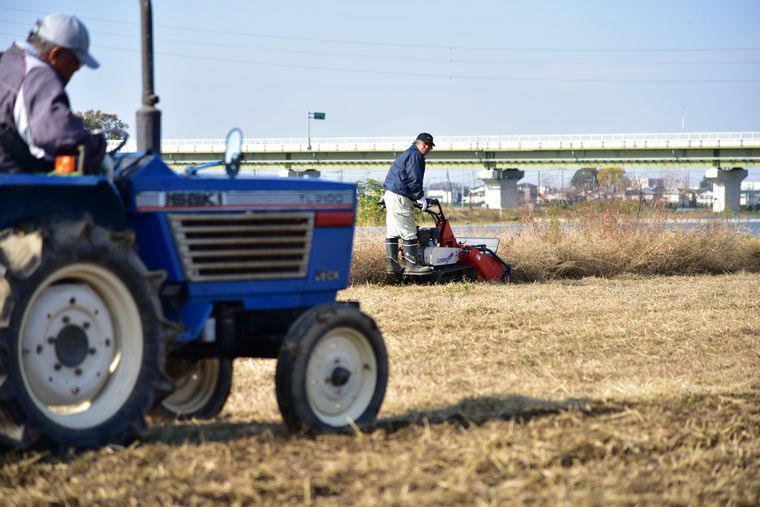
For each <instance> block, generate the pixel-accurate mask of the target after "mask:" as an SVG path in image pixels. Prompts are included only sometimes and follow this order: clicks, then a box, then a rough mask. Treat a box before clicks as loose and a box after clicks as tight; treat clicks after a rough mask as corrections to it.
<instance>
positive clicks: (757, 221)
mask: <svg viewBox="0 0 760 507" xmlns="http://www.w3.org/2000/svg"><path fill="white" fill-rule="evenodd" d="M547 224H548V222H547ZM712 224H714V225H729V226H731V227H735V228H736V229H737V231H739V232H740V233H744V234H749V235H751V236H760V218H755V217H751V218H741V217H740V218H714V219H712V218H705V219H698V220H668V221H667V222H666V225H667V226H668V227H673V228H678V227H682V228H685V229H692V228H694V227H708V226H710V225H712ZM418 225H420V226H423V224H418ZM430 225H432V221H428V222H425V223H424V226H430ZM563 225H564V226H566V227H572V223H567V224H563ZM522 227H523V225H522V224H519V223H510V224H477V225H455V226H453V227H452V228H453V229H454V235H455V236H462V237H466V236H469V235H470V234H475V233H480V235H482V233H483V232H484V231H486V232H489V231H490V232H492V233H493V234H498V233H500V232H505V231H508V232H512V233H517V232H519V231H520V229H521V228H522ZM361 229H364V230H378V231H380V230H384V229H385V227H383V226H366V227H361Z"/></svg>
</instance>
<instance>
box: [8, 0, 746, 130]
mask: <svg viewBox="0 0 760 507" xmlns="http://www.w3.org/2000/svg"><path fill="white" fill-rule="evenodd" d="M153 4H154V5H153V9H154V24H155V27H154V29H155V30H154V31H155V37H156V39H157V40H156V90H157V92H158V94H159V96H160V97H161V102H160V103H159V107H160V109H161V110H162V114H163V133H164V137H166V138H203V137H222V136H223V135H224V134H225V133H226V131H227V130H228V129H229V128H230V127H233V126H238V127H241V128H242V129H243V132H244V133H245V135H246V137H305V136H306V116H307V113H308V112H309V111H324V112H326V113H327V119H326V120H325V121H313V122H312V136H313V137H328V136H341V137H353V136H413V135H414V134H416V133H417V132H419V131H423V130H425V131H430V132H432V133H433V134H434V135H486V134H488V135H497V134H556V133H618V132H677V131H681V130H682V119H683V120H685V121H684V130H686V131H691V132H699V131H702V132H706V131H710V132H712V131H759V130H760V93H758V90H760V2H759V1H757V0H724V1H722V2H716V1H715V0H707V1H705V0H667V1H665V0H657V1H652V0H640V1H635V2H631V1H619V0H576V1H559V0H521V1H506V0H504V1H482V0H471V1H469V2H463V1H461V0H460V1H454V0H440V1H436V2H420V3H413V2H404V1H398V0H384V1H382V2H356V1H352V2H348V1H336V0H323V1H319V2H315V1H310V2H306V1H302V0H292V1H288V2H274V1H269V2H259V1H253V0H250V1H243V0H215V1H214V2H208V1H200V0H155V1H154V2H153ZM49 12H67V13H73V14H77V15H78V16H80V17H81V18H82V19H83V20H84V21H85V23H86V24H87V26H88V28H89V29H90V34H91V39H92V53H93V55H94V56H95V57H96V58H97V59H99V61H100V62H101V68H100V69H98V70H96V71H93V70H90V69H82V70H81V71H80V72H79V73H78V74H77V75H75V76H74V79H73V80H72V82H71V84H70V85H69V94H70V97H71V101H72V106H73V108H74V109H75V110H86V109H101V110H104V111H107V112H112V113H116V114H118V115H119V116H120V117H121V118H122V119H124V120H125V121H127V123H129V124H130V125H133V124H134V112H135V110H136V109H137V108H138V107H139V105H140V86H141V81H140V54H139V2H138V0H92V1H91V0H78V1H66V0H5V1H4V2H3V3H2V4H1V5H0V46H2V47H7V46H8V45H9V44H10V43H11V42H12V41H13V40H16V39H21V38H24V37H25V35H26V33H27V32H28V30H29V29H30V28H31V26H32V25H33V23H34V21H35V20H36V19H38V18H40V17H42V16H44V15H45V14H46V13H49Z"/></svg>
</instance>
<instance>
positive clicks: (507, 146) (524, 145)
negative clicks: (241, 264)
mask: <svg viewBox="0 0 760 507" xmlns="http://www.w3.org/2000/svg"><path fill="white" fill-rule="evenodd" d="M413 139H414V136H410V137H321V138H313V139H311V149H309V144H308V142H307V139H306V138H260V139H256V138H254V139H246V140H245V141H244V144H243V151H245V152H249V153H266V152H270V153H283V152H299V151H303V152H307V151H356V152H361V151H396V152H401V151H403V150H405V149H406V148H408V147H409V146H410V145H411V144H412V140H413ZM116 144H118V141H109V148H111V147H113V146H115V145H116ZM435 144H436V150H437V151H441V150H444V151H457V150H463V151H472V150H483V151H499V150H516V151H522V150H557V149H559V150H572V149H619V148H626V149H628V148H631V149H646V148H674V149H679V148H729V147H730V148H742V147H759V146H760V132H668V133H640V134H636V133H634V134H542V135H504V136H439V137H436V143H435ZM224 147H225V140H224V139H164V140H163V141H161V151H162V152H163V153H167V154H168V153H223V152H224ZM123 151H124V152H127V153H130V152H134V151H136V144H135V141H134V140H130V141H129V142H128V143H127V145H126V146H125V147H124V149H123Z"/></svg>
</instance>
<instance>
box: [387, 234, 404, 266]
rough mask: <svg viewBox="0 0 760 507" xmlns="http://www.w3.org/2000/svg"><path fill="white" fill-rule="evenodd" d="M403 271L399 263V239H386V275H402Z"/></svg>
mask: <svg viewBox="0 0 760 507" xmlns="http://www.w3.org/2000/svg"><path fill="white" fill-rule="evenodd" d="M402 271H403V269H402V268H401V264H399V263H398V238H385V274H386V275H400V274H401V272H402Z"/></svg>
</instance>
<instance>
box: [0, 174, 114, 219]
mask: <svg viewBox="0 0 760 507" xmlns="http://www.w3.org/2000/svg"><path fill="white" fill-rule="evenodd" d="M44 216H47V217H56V218H58V219H61V218H68V219H79V218H81V217H84V216H87V217H90V218H91V219H92V221H93V222H95V224H96V225H100V226H102V227H106V228H108V229H110V230H123V229H125V228H126V226H127V223H126V211H125V207H124V201H123V200H122V198H121V195H120V194H119V191H118V190H117V188H116V186H115V185H114V184H113V182H112V181H110V180H109V179H107V178H105V177H102V176H78V177H63V176H44V175H32V174H29V175H20V174H14V175H3V176H0V230H3V229H5V228H8V227H16V226H18V225H19V224H22V223H25V222H30V221H35V220H38V219H39V217H44Z"/></svg>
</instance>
